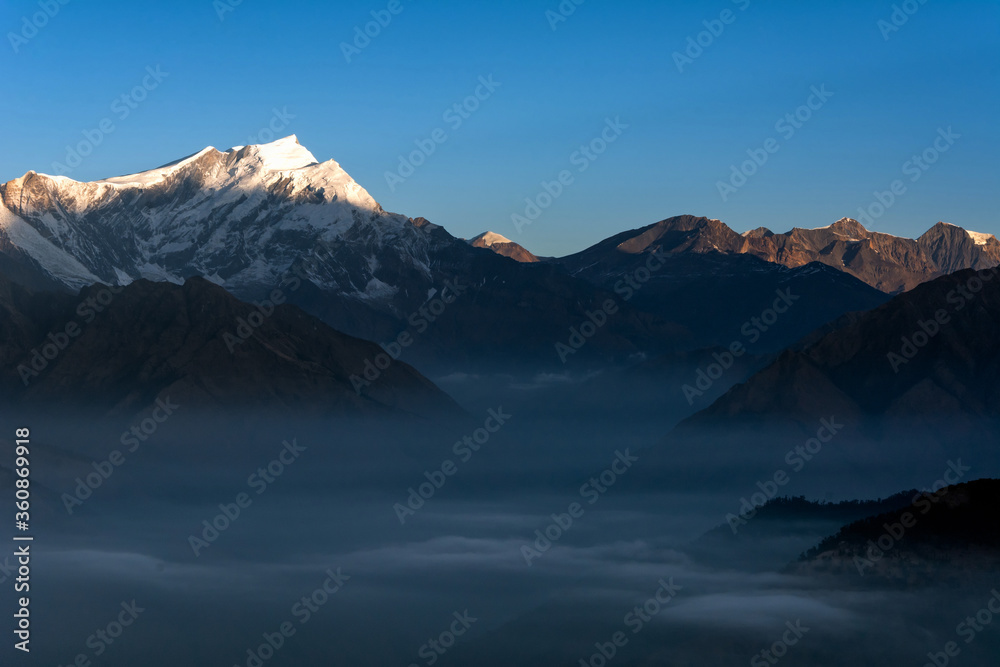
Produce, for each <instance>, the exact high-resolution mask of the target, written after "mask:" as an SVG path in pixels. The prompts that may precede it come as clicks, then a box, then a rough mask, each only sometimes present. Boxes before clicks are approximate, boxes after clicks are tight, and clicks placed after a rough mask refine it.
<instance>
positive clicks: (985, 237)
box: [965, 230, 997, 245]
mask: <svg viewBox="0 0 1000 667" xmlns="http://www.w3.org/2000/svg"><path fill="white" fill-rule="evenodd" d="M965 233H966V234H968V235H969V238H971V239H972V240H973V241H975V242H976V245H986V244H987V243H989V242H990V241H991V240H993V241H996V240H997V237H996V236H994V235H993V234H984V233H982V232H970V231H969V230H966V231H965Z"/></svg>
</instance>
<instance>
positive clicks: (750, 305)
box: [551, 218, 888, 351]
mask: <svg viewBox="0 0 1000 667" xmlns="http://www.w3.org/2000/svg"><path fill="white" fill-rule="evenodd" d="M699 220H701V221H704V219H695V218H688V219H685V220H678V226H680V227H688V226H694V227H697V226H698V224H700V222H699ZM707 222H708V223H711V222H712V221H707ZM720 224H721V223H720ZM668 227H669V226H666V225H665V226H654V227H652V228H648V229H647V230H646V231H645V232H642V233H640V234H638V235H636V233H635V232H625V233H623V234H619V235H617V236H613V237H611V238H609V239H607V240H606V241H603V242H601V243H599V244H597V245H595V246H593V247H591V248H589V249H587V250H584V251H583V252H580V253H577V254H575V255H570V256H569V257H565V258H562V259H556V260H551V262H552V263H554V264H556V265H558V266H560V267H561V268H563V269H564V270H565V271H567V272H568V273H570V274H571V275H573V276H574V277H576V278H582V279H584V280H587V281H588V282H591V283H593V284H595V285H598V286H600V287H603V288H604V289H607V290H611V291H614V292H615V293H616V294H619V295H621V296H622V298H626V299H628V300H629V302H630V303H632V304H633V305H635V306H636V307H638V308H641V309H644V310H648V311H650V312H653V313H658V314H660V315H661V316H662V317H665V318H666V317H669V318H670V319H671V320H673V321H674V322H677V323H678V324H680V325H682V326H684V327H686V328H687V329H689V330H690V331H691V332H692V333H693V334H694V337H695V340H698V341H700V342H701V343H702V344H704V345H721V346H726V347H728V346H729V345H730V344H731V343H733V342H734V341H738V342H740V343H741V344H743V345H745V346H746V347H747V348H748V349H752V350H758V351H761V350H763V351H778V350H781V349H783V348H785V347H787V346H788V345H790V344H792V343H794V342H795V341H797V340H799V339H800V338H801V337H803V336H805V335H806V334H808V333H810V332H811V331H813V330H814V329H816V328H818V327H821V326H823V325H825V324H827V323H828V322H831V321H833V320H836V319H837V318H838V317H840V316H841V315H843V314H844V313H849V312H853V311H860V310H869V309H871V308H874V307H876V306H878V305H880V304H882V303H884V302H885V301H886V300H887V299H888V297H887V296H886V295H885V294H883V293H882V292H879V291H878V290H876V289H874V288H872V287H869V286H867V285H865V284H864V283H862V282H861V281H860V280H858V279H856V278H854V277H852V276H850V275H847V274H845V273H843V272H841V271H837V270H835V269H832V268H830V267H828V266H825V265H823V264H820V263H817V262H814V263H811V264H808V265H806V266H800V267H796V268H788V267H785V266H782V265H780V264H775V263H771V262H767V261H764V260H762V259H758V258H757V257H753V256H751V255H746V254H726V253H724V252H720V251H719V249H718V248H720V247H724V246H725V244H726V243H729V242H732V241H734V240H735V239H739V238H741V237H739V235H737V234H735V233H731V234H730V233H728V232H727V230H728V228H725V226H724V225H722V226H719V225H708V226H706V227H703V228H702V229H704V230H705V234H701V233H698V234H695V235H688V234H687V233H686V232H683V231H680V230H678V229H669V228H668ZM775 302H778V303H777V311H778V312H777V317H772V316H774V315H775V314H776V312H775V311H774V308H775ZM769 310H770V311H771V312H768V311H769Z"/></svg>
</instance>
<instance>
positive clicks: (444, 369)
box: [0, 136, 1000, 400]
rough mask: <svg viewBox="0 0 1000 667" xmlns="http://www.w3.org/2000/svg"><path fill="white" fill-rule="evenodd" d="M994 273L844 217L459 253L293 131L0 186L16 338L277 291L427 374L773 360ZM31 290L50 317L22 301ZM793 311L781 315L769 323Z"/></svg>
mask: <svg viewBox="0 0 1000 667" xmlns="http://www.w3.org/2000/svg"><path fill="white" fill-rule="evenodd" d="M998 263H1000V243H998V242H997V240H996V238H994V237H993V236H990V235H986V234H977V233H974V232H966V231H964V230H962V229H960V228H958V227H954V226H952V225H947V224H944V223H941V224H938V225H936V226H935V227H934V228H932V229H931V230H930V231H928V232H927V233H926V234H924V235H923V236H922V237H921V238H920V239H917V240H910V239H900V238H898V237H894V236H890V235H887V234H879V233H876V232H869V231H868V230H866V229H864V227H862V226H861V225H860V224H859V223H857V222H856V221H853V220H849V219H843V220H840V221H838V222H836V223H834V224H832V225H829V226H827V227H824V228H820V229H798V228H796V229H793V230H792V231H791V232H788V233H785V234H774V233H772V232H770V231H768V230H766V229H757V230H753V231H751V232H747V233H744V234H738V233H736V232H735V231H733V230H732V229H731V228H729V227H728V226H726V225H725V224H724V223H722V222H720V221H718V220H713V219H709V218H702V217H694V216H688V215H685V216H679V217H674V218H669V219H666V220H663V221H661V222H658V223H655V224H653V225H649V226H646V227H642V228H639V229H635V230H632V231H627V232H623V233H621V234H617V235H615V236H612V237H610V238H609V239H606V240H605V241H602V242H600V243H598V244H596V245H594V246H592V247H590V248H587V249H585V250H583V251H581V252H578V253H575V254H573V255H569V256H566V257H560V258H551V257H538V256H535V255H533V254H532V253H531V252H530V251H528V250H527V249H525V248H524V247H522V246H521V245H519V244H517V243H514V242H512V241H510V240H509V239H507V238H505V237H503V236H501V235H499V234H495V233H492V232H487V233H485V234H482V235H480V236H478V237H476V238H474V239H471V240H469V241H465V240H462V239H459V238H456V237H454V236H452V235H451V234H449V233H448V232H447V231H446V230H445V229H443V228H442V227H440V226H438V225H435V224H433V223H432V222H430V221H428V220H426V219H424V218H421V217H415V218H411V217H407V216H404V215H399V214H394V213H389V212H387V211H385V210H384V209H383V208H382V207H381V206H380V205H379V204H378V203H377V202H376V201H375V200H374V199H373V198H372V197H371V195H370V194H368V192H366V191H365V190H364V188H362V187H361V186H360V185H359V184H358V183H356V182H355V181H354V180H353V179H352V178H351V177H350V176H349V175H348V174H347V172H345V171H344V169H343V168H342V167H341V166H340V165H339V164H337V163H336V162H334V161H332V160H329V161H325V162H320V161H318V160H317V159H316V158H315V157H314V156H313V155H312V153H310V152H309V151H308V150H307V149H306V148H305V147H303V146H302V145H301V144H299V142H298V140H297V138H296V137H294V136H291V137H286V138H284V139H281V140H278V141H275V142H273V143H270V144H264V145H251V146H239V147H235V148H232V149H229V150H226V151H219V150H216V149H215V148H212V147H209V148H205V149H203V150H201V151H199V152H197V153H195V154H193V155H190V156H188V157H186V158H183V159H181V160H178V161H175V162H172V163H170V164H167V165H164V166H162V167H159V168H157V169H152V170H149V171H145V172H141V173H138V174H132V175H126V176H119V177H114V178H107V179H103V180H100V181H95V182H90V183H81V182H77V181H74V180H71V179H69V178H66V177H64V176H48V175H45V174H39V173H36V172H34V171H29V172H28V173H27V174H25V175H24V176H23V177H21V178H18V179H14V180H12V181H9V182H7V183H5V184H3V185H0V274H2V275H3V276H4V277H5V278H6V280H7V281H9V283H10V285H8V286H7V287H6V289H8V290H10V293H11V294H12V295H13V296H12V298H13V299H14V301H13V302H11V303H13V304H14V305H15V306H17V307H12V308H11V309H10V311H9V312H10V319H9V320H8V321H7V323H6V326H8V328H9V327H14V329H13V332H11V331H8V332H5V333H4V335H6V336H8V337H10V336H13V337H15V338H17V336H19V335H22V334H24V332H25V331H27V330H28V329H31V330H32V331H33V332H34V333H36V334H37V333H38V332H40V331H41V330H42V329H44V328H45V326H48V325H49V324H51V323H52V322H53V320H52V317H54V315H53V311H52V309H53V308H54V309H55V310H56V311H59V309H60V308H65V307H66V306H65V303H66V302H65V299H64V297H67V296H72V298H73V299H75V301H74V303H76V302H78V301H79V293H80V290H87V289H89V288H90V287H91V286H93V285H107V286H133V285H135V287H134V288H133V289H127V290H126V292H127V293H128V294H144V295H145V296H146V297H147V298H151V299H153V298H155V299H161V298H162V299H165V300H167V301H168V302H171V303H172V301H171V300H176V299H180V300H181V302H185V300H186V299H188V298H195V297H197V298H198V299H202V300H205V299H209V300H214V301H217V302H219V306H220V308H223V310H225V309H228V310H230V311H232V310H234V309H236V310H238V309H239V308H247V307H249V308H253V307H254V306H253V304H255V303H260V302H261V301H262V300H266V299H267V298H268V296H269V295H271V294H272V293H274V291H275V290H279V292H280V293H281V295H282V298H283V299H285V300H287V302H288V303H289V304H292V305H295V306H298V307H299V308H301V309H302V310H303V311H305V312H304V313H302V314H301V316H302V317H305V316H307V315H308V316H312V317H315V318H318V320H320V321H321V322H322V323H323V324H325V325H326V326H327V327H330V330H329V331H326V333H325V334H324V335H325V336H326V337H330V336H333V335H334V334H337V335H342V336H348V337H353V338H357V339H362V340H366V341H377V342H379V343H381V344H383V345H384V346H386V348H387V349H389V348H392V347H393V346H394V345H395V346H396V347H398V348H400V352H402V354H403V355H404V358H405V360H406V361H407V362H409V363H412V364H414V365H416V367H418V368H421V369H422V370H425V372H428V373H436V374H447V373H454V372H473V371H480V370H493V371H496V370H500V369H503V370H504V371H507V372H510V371H512V370H515V369H523V370H524V371H525V372H529V373H540V372H551V371H556V370H559V371H566V370H571V371H572V370H574V369H579V370H581V371H582V370H584V369H586V368H588V367H593V366H599V367H600V366H605V365H607V364H609V363H611V364H619V365H621V364H630V363H635V362H636V361H643V360H647V359H655V358H659V357H663V356H664V355H677V354H683V353H686V352H689V351H696V350H711V349H713V348H715V347H729V346H731V345H732V344H734V343H736V342H740V343H741V344H743V345H745V346H746V347H747V348H748V349H750V350H751V351H753V352H756V353H777V352H779V351H781V350H784V349H785V348H787V347H789V346H791V345H793V344H795V343H796V342H797V341H800V340H802V339H803V338H804V337H806V336H808V335H810V334H811V333H812V332H814V331H816V330H817V329H819V328H821V327H824V326H829V324H830V323H831V322H834V321H837V320H838V319H839V318H842V317H844V316H845V315H847V314H849V313H854V312H860V311H870V310H872V309H874V308H877V307H879V306H880V305H882V304H884V303H885V302H886V301H887V300H888V299H889V298H890V297H891V295H892V294H896V293H900V292H904V291H905V290H908V289H912V288H913V287H914V286H916V285H919V284H921V283H924V282H926V281H928V280H933V279H935V278H937V277H939V276H941V275H945V274H947V273H950V272H952V271H955V270H959V269H965V268H972V269H982V268H989V267H992V266H996V265H997V264H998ZM192 279H197V280H195V282H193V283H192ZM293 281H294V283H295V285H296V287H295V289H287V285H289V284H290V283H292V282H293ZM153 283H162V284H163V286H162V287H154V286H153V285H152V284H153ZM169 285H175V286H183V289H181V291H179V292H178V291H176V290H171V289H170V288H169ZM211 285H214V286H216V287H217V288H218V291H212V290H210V289H209V287H210V286H211ZM18 290H23V292H19V291H18ZM15 293H16V294H15ZM42 293H44V294H46V295H47V296H45V297H44V298H45V299H48V300H49V301H51V305H49V306H40V305H39V306H37V307H36V306H32V307H30V308H29V307H23V308H22V307H20V306H23V305H24V304H25V303H26V301H25V300H28V301H31V300H32V298H34V300H36V301H37V300H38V299H41V298H42V297H40V296H36V297H30V296H26V295H38V294H42ZM226 293H228V295H231V297H232V300H233V303H229V302H228V301H226V300H225V299H223V296H222V295H223V294H226ZM60 294H61V295H63V297H60V296H56V295H60ZM48 295H51V296H48ZM223 301H226V304H225V305H223V304H222V302H223ZM123 303H124V301H123ZM141 303H142V302H141V299H140V300H137V301H135V305H136V306H137V309H135V310H134V312H135V313H136V317H139V313H140V312H145V311H142V309H141V308H138V306H140V305H141ZM60 304H62V305H60ZM236 304H241V305H239V306H237V305H236ZM782 304H784V305H782ZM785 306H789V308H790V309H791V311H792V314H791V315H788V316H778V317H776V318H774V319H773V320H772V319H769V317H770V316H773V315H775V310H776V309H777V310H778V311H781V309H782V308H784V307H785ZM123 312H124V311H123ZM282 312H287V309H285V310H283V311H282ZM781 312H783V311H781ZM295 317H298V316H295ZM295 317H293V316H291V315H287V314H286V315H285V316H283V317H275V318H273V319H272V320H269V327H281V326H291V320H293V319H295ZM39 318H40V319H39ZM761 318H763V320H762V319H761ZM57 319H58V317H57ZM154 319H155V318H154ZM153 321H154V320H150V321H149V322H147V323H146V324H147V325H148V326H152V322H153ZM155 321H157V322H158V323H159V326H167V325H168V322H166V321H160V320H155ZM762 321H763V322H766V324H762V323H761V322H762ZM18 322H20V323H21V324H18ZM25 323H29V324H30V326H29V325H28V324H25ZM132 324H134V325H136V326H137V325H138V323H132ZM203 324H204V326H206V327H209V328H212V327H214V330H216V331H217V332H221V331H222V328H221V325H220V324H218V323H203ZM119 325H120V326H126V325H125V324H124V323H119ZM129 326H131V325H129ZM18 327H21V328H20V329H18ZM581 331H585V332H587V335H584V334H582V333H581ZM18 332H20V333H18ZM331 332H332V333H331ZM152 333H162V332H149V333H147V334H146V335H152ZM273 333H274V335H278V333H277V332H276V331H275V332H273ZM284 333H285V334H286V335H290V332H288V331H285V332H284ZM220 335H221V333H220ZM18 340H19V341H20V343H21V344H25V345H26V344H28V343H31V342H32V341H31V340H30V336H29V337H26V338H23V340H22V339H18ZM404 340H405V341H407V343H406V344H405V345H401V344H400V341H404ZM81 342H82V341H76V342H75V345H77V344H79V343H81ZM206 342H207V341H206ZM300 342H301V341H300ZM315 343H316V341H311V342H309V343H308V344H306V347H307V348H310V349H312V348H313V347H315V345H314V344H315ZM265 347H266V346H265ZM403 348H405V349H403ZM18 349H20V348H18ZM29 349H30V348H29ZM81 349H82V348H81ZM248 349H249V348H248ZM81 354H83V353H82V352H81ZM83 356H84V357H85V356H86V355H83ZM368 356H370V355H368ZM68 358H69V357H67V359H68ZM365 358H366V356H365V355H361V356H360V357H359V358H358V359H356V361H357V362H358V363H363V361H364V359H365ZM8 361H10V360H8ZM62 363H68V361H63V362H62ZM9 370H10V369H8V371H9ZM359 370H362V369H358V370H351V369H349V368H347V367H346V366H345V367H344V368H342V369H339V370H338V371H337V373H340V372H341V371H351V372H350V373H349V374H348V376H350V375H351V374H354V375H357V373H358V371H359ZM337 373H334V375H336V374H337ZM337 377H338V378H339V377H340V376H337ZM340 379H342V378H340ZM64 381H65V382H70V379H69V378H68V377H67V378H64ZM43 384H44V383H43ZM67 386H69V385H67ZM77 389H80V390H85V388H84V387H78V388H77ZM148 390H149V391H152V389H148ZM37 391H41V390H40V389H39V390H37ZM139 393H148V392H147V389H143V390H142V391H141V392H139ZM123 400H125V399H123Z"/></svg>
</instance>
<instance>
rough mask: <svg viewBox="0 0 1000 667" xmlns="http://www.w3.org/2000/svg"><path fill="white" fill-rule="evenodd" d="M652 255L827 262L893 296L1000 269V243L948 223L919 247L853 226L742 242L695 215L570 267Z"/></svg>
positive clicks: (606, 244)
mask: <svg viewBox="0 0 1000 667" xmlns="http://www.w3.org/2000/svg"><path fill="white" fill-rule="evenodd" d="M653 247H657V248H659V249H660V250H661V251H662V252H665V253H707V252H713V251H714V252H720V253H724V254H727V255H734V254H746V255H752V256H754V257H758V258H760V259H763V260H766V261H768V262H773V263H777V264H781V265H783V266H787V267H791V268H794V267H800V266H804V265H806V264H809V263H810V262H821V263H823V264H826V265H828V266H831V267H833V268H834V269H836V270H838V271H843V272H845V273H848V274H850V275H852V276H854V277H856V278H858V279H859V280H861V281H863V282H865V283H867V284H868V285H871V286H872V287H875V288H876V289H878V290H881V291H883V292H888V293H896V292H901V291H905V290H908V289H912V288H913V287H914V286H916V285H918V284H920V283H922V282H925V281H927V280H931V279H933V278H936V277H938V276H941V275H943V274H947V273H952V272H954V271H957V270H959V269H968V268H972V269H982V268H990V267H993V266H996V265H997V264H1000V241H997V239H996V238H995V237H994V236H992V235H989V234H977V233H975V232H967V231H966V230H964V229H961V228H960V227H956V226H954V225H949V224H946V223H938V224H937V225H935V226H934V227H933V228H931V229H930V230H928V231H927V232H926V233H925V234H924V235H923V236H921V237H920V238H919V239H917V240H913V239H904V238H900V237H898V236H892V235H890V234H880V233H878V232H871V231H869V230H867V229H865V228H864V226H863V225H861V223H859V222H858V221H857V220H851V219H850V218H844V219H842V220H838V221H837V222H835V223H833V224H832V225H829V226H827V227H822V228H819V229H800V228H795V229H792V230H791V231H789V232H786V233H784V234H775V233H774V232H772V231H771V230H769V229H766V228H763V227H761V228H758V229H755V230H752V231H749V232H746V233H745V234H738V233H736V232H735V231H733V230H732V229H730V228H729V227H728V226H727V225H726V224H725V223H723V222H721V221H719V220H711V219H708V218H699V217H695V216H690V215H683V216H678V217H674V218H669V219H667V220H663V221H661V222H658V223H656V224H653V225H649V226H648V227H643V228H641V229H637V230H633V231H630V232H623V233H622V234H618V235H616V236H613V237H611V238H610V239H607V240H606V241H603V242H602V243H600V244H598V245H597V246H594V248H591V249H589V250H586V251H584V252H582V253H579V254H578V255H574V256H571V257H567V258H565V260H566V261H568V262H569V263H570V264H571V265H575V266H581V265H584V264H583V262H584V261H585V259H586V258H588V257H590V256H591V255H593V254H594V251H596V250H597V249H601V250H604V251H606V250H608V249H610V248H617V249H618V250H620V251H621V252H624V253H639V252H643V251H647V250H649V249H650V248H653Z"/></svg>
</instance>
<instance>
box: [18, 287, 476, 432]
mask: <svg viewBox="0 0 1000 667" xmlns="http://www.w3.org/2000/svg"><path fill="white" fill-rule="evenodd" d="M0 284H3V285H4V291H3V294H4V296H5V298H3V297H0V336H2V337H3V338H4V339H5V341H7V342H8V345H6V346H5V347H4V355H3V365H2V368H0V394H2V396H3V398H4V400H5V401H7V402H8V404H11V403H12V404H16V405H20V406H45V405H54V404H57V405H61V406H63V407H69V406H78V407H86V408H96V409H99V410H103V411H112V412H115V411H123V410H129V409H140V408H143V407H145V406H147V405H149V404H151V403H152V402H153V401H154V400H156V399H157V398H166V397H167V396H169V397H170V398H171V399H173V400H174V401H178V402H181V403H186V404H191V405H198V406H200V407H204V408H212V407H213V406H214V407H249V406H267V407H272V408H273V407H278V406H285V407H290V408H294V409H312V410H319V411H323V412H333V413H350V414H371V413H386V414H387V413H389V412H394V411H395V412H405V413H410V414H420V415H431V414H449V413H451V414H454V413H457V412H458V410H457V408H456V406H455V405H454V403H453V402H452V401H451V399H449V398H448V397H447V396H446V395H445V394H444V393H443V392H441V391H440V390H439V389H437V387H435V386H434V385H433V384H432V383H431V382H429V381H428V380H427V379H426V378H424V377H423V376H421V375H420V374H419V373H417V372H416V371H415V370H414V369H413V368H411V367H410V366H408V365H406V364H404V363H401V362H397V363H393V364H392V365H390V366H389V367H388V368H386V369H385V370H383V371H382V377H381V378H380V381H379V382H378V383H377V384H372V385H371V386H368V387H365V388H363V389H362V391H361V393H360V394H359V393H357V392H356V391H355V386H354V384H352V381H351V376H352V375H353V374H355V373H356V372H358V371H359V370H361V366H360V364H362V363H363V360H364V359H366V358H370V359H374V358H375V357H376V356H377V355H379V354H380V353H381V352H382V350H381V348H379V347H378V346H376V345H374V344H372V343H369V342H366V341H363V340H359V339H356V338H352V337H350V336H346V335H344V334H341V333H339V332H337V331H335V330H333V329H330V328H329V327H327V326H326V325H324V324H323V323H321V322H320V321H318V320H316V319H315V318H313V317H310V316H309V315H306V314H305V313H303V312H302V311H301V310H299V309H298V308H296V307H294V306H288V305H278V306H277V307H273V309H272V307H271V306H270V305H266V304H265V305H264V307H263V308H256V307H255V306H253V305H250V304H246V303H243V302H240V301H238V300H237V299H235V298H234V297H232V296H231V295H230V294H229V293H228V292H226V291H225V290H224V289H222V288H221V287H218V286H217V285H213V284H212V283H210V282H208V281H206V280H204V279H201V278H191V279H189V280H188V281H186V282H185V283H184V284H183V285H175V284H172V283H152V282H149V281H146V280H139V281H136V282H134V283H132V284H130V285H129V286H127V287H125V288H121V291H120V293H117V294H115V293H114V290H110V289H108V288H106V287H104V286H101V285H94V286H91V287H88V288H85V289H84V290H83V291H82V292H81V293H80V295H79V296H78V297H70V296H68V295H56V296H55V297H53V296H52V295H50V294H47V293H40V294H31V293H29V292H28V291H27V290H24V289H23V288H21V287H19V286H16V285H10V284H9V283H8V282H6V281H2V282H0ZM38 303H44V304H50V303H51V304H53V307H51V308H49V309H42V310H41V311H39V309H38V306H37V304H38ZM36 352H37V353H36Z"/></svg>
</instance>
